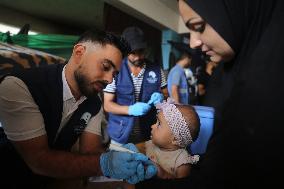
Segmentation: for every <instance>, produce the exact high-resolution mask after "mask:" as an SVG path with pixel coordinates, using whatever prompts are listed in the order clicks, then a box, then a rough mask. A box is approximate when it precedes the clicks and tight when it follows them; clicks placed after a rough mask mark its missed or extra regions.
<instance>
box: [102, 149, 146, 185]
mask: <svg viewBox="0 0 284 189" xmlns="http://www.w3.org/2000/svg"><path fill="white" fill-rule="evenodd" d="M147 161H149V160H148V157H147V156H145V155H143V154H141V153H128V152H117V151H109V152H107V153H103V154H102V155H101V157H100V166H101V170H102V173H103V175H104V176H108V177H112V178H116V179H125V180H127V181H128V182H129V183H131V184H136V183H137V182H139V181H141V180H144V178H142V177H141V175H142V173H143V175H144V166H143V162H147ZM143 177H144V176H143Z"/></svg>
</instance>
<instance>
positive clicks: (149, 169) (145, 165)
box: [122, 143, 158, 184]
mask: <svg viewBox="0 0 284 189" xmlns="http://www.w3.org/2000/svg"><path fill="white" fill-rule="evenodd" d="M122 147H124V148H127V149H129V150H131V151H133V152H137V153H138V152H139V151H138V149H137V148H136V146H135V145H134V144H132V143H128V144H124V145H122ZM146 158H147V157H146ZM146 158H143V159H141V162H140V163H139V164H138V166H137V175H134V176H131V177H130V178H128V179H126V181H127V182H128V183H130V184H136V183H138V182H140V181H143V180H145V179H149V178H152V177H153V176H154V175H156V174H157V171H158V169H157V168H156V166H155V165H154V164H153V162H152V161H151V160H150V159H149V158H147V160H146ZM144 160H146V161H144Z"/></svg>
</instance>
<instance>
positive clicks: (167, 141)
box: [151, 111, 174, 148]
mask: <svg viewBox="0 0 284 189" xmlns="http://www.w3.org/2000/svg"><path fill="white" fill-rule="evenodd" d="M151 134H152V141H153V143H154V144H155V145H156V146H159V147H161V148H168V147H170V146H171V145H172V141H173V139H174V137H173V135H172V132H171V130H170V127H169V125H168V123H167V121H166V120H165V117H164V114H163V112H162V111H161V112H159V113H158V115H157V123H156V124H154V125H152V131H151Z"/></svg>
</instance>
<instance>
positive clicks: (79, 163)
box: [12, 135, 102, 178]
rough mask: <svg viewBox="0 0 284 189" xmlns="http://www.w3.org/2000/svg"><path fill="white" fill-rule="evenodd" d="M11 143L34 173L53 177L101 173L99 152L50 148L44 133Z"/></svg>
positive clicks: (72, 176)
mask: <svg viewBox="0 0 284 189" xmlns="http://www.w3.org/2000/svg"><path fill="white" fill-rule="evenodd" d="M12 143H13V145H14V146H15V148H16V150H17V151H18V152H19V154H20V155H21V157H23V159H24V161H25V162H26V164H27V165H28V166H29V167H30V169H31V170H32V171H33V172H34V173H37V174H40V175H44V176H50V177H55V178H74V177H84V176H92V175H102V172H101V169H100V154H96V155H82V154H75V153H71V152H64V151H57V150H51V149H49V147H48V142H47V136H46V135H43V136H39V137H36V138H32V139H29V140H25V141H12Z"/></svg>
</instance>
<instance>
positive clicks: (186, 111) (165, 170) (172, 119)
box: [138, 98, 200, 179]
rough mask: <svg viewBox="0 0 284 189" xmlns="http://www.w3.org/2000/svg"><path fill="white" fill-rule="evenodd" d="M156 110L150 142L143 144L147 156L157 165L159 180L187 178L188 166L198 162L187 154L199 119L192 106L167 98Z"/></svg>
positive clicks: (197, 158)
mask: <svg viewBox="0 0 284 189" xmlns="http://www.w3.org/2000/svg"><path fill="white" fill-rule="evenodd" d="M156 107H157V109H158V110H159V113H158V114H157V123H156V124H154V125H152V132H151V134H152V136H151V137H152V140H150V141H147V142H146V143H145V146H144V148H145V149H144V150H145V151H146V155H147V156H148V157H150V159H151V160H152V161H153V162H154V163H156V165H157V167H158V175H157V176H158V177H159V178H162V179H171V178H183V177H187V176H188V175H189V173H190V169H191V164H195V163H196V162H197V161H198V160H199V156H198V155H194V156H191V155H190V154H189V153H188V151H187V150H186V147H187V146H188V145H190V144H191V143H192V142H193V141H195V140H196V139H197V137H198V134H199V128H200V121H199V117H198V115H197V113H196V112H195V110H194V108H193V107H192V106H190V105H179V104H174V101H173V99H170V98H168V100H167V101H164V102H162V103H160V104H157V105H156ZM138 147H139V146H138ZM140 149H141V147H140ZM142 151H143V150H142Z"/></svg>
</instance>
